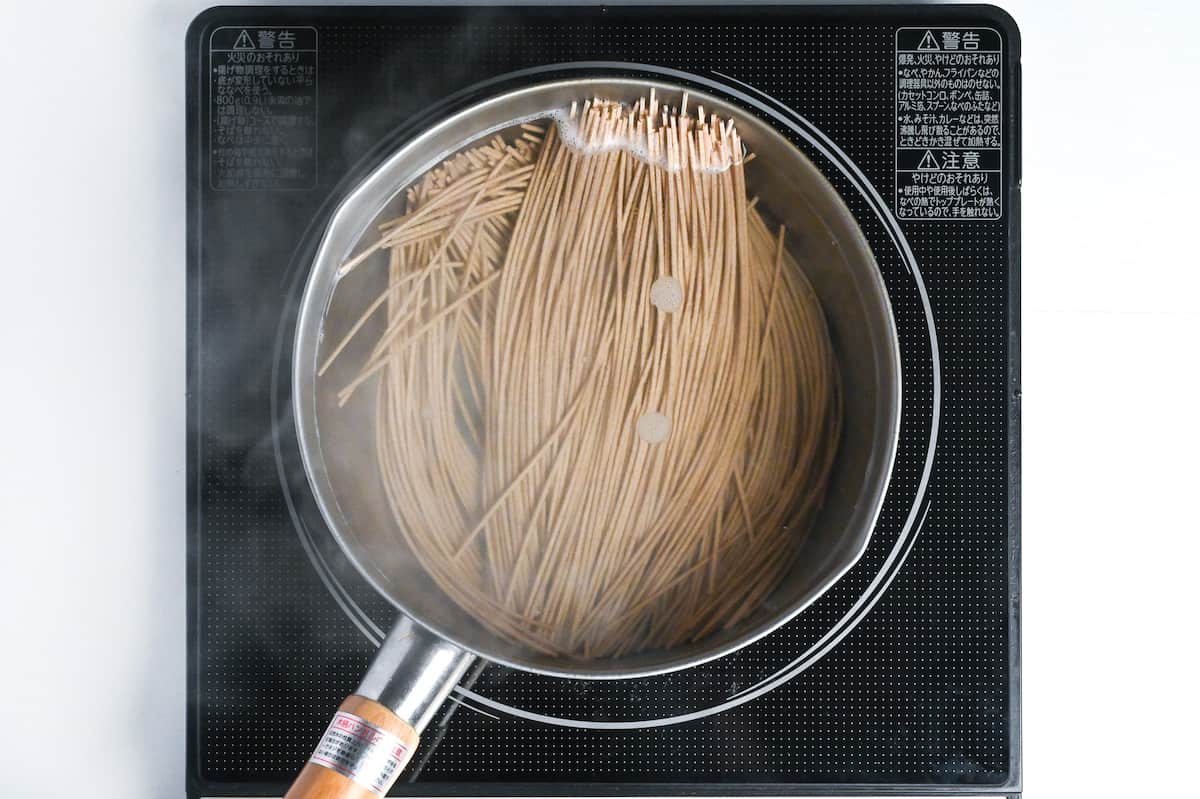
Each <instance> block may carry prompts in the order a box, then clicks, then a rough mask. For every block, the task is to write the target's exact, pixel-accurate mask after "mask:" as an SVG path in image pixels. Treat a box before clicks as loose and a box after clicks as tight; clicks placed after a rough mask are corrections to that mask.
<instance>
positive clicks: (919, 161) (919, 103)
mask: <svg viewBox="0 0 1200 799" xmlns="http://www.w3.org/2000/svg"><path fill="white" fill-rule="evenodd" d="M1001 50H1002V43H1001V40H1000V34H999V33H997V32H996V31H994V30H992V29H990V28H900V29H899V30H897V31H896V214H897V216H899V217H900V218H901V219H926V220H940V221H960V220H961V221H969V220H979V219H999V218H1000V217H1001V215H1002V214H1003V208H1002V206H1001V187H1002V183H1001V172H1000V168H1001V164H1002V160H1001V131H1002V127H1001V124H1002V123H1001V119H1002V118H1003V112H1002V110H1001V101H1002V96H1003V95H1002V94H1001V88H1002V86H1001V70H1002V68H1003V67H1002V62H1003V57H1002V56H1003V54H1002V52H1001Z"/></svg>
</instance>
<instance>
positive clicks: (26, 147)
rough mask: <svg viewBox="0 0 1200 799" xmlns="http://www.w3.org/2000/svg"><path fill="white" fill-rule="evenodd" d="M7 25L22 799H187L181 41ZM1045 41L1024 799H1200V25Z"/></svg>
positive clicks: (6, 405) (1136, 12)
mask: <svg viewBox="0 0 1200 799" xmlns="http://www.w3.org/2000/svg"><path fill="white" fill-rule="evenodd" d="M204 5H205V4H204V3H200V2H182V1H181V2H169V1H168V0H125V1H124V2H110V3H95V4H93V3H90V2H78V1H77V2H73V3H58V4H48V3H33V2H12V3H5V4H4V6H3V9H2V10H0V30H2V31H3V33H4V45H3V46H2V47H0V109H2V111H0V115H2V116H3V123H2V124H0V158H2V159H3V160H2V162H0V166H2V169H0V175H2V183H0V187H2V188H0V206H2V208H0V211H2V213H0V230H2V232H3V237H2V238H0V263H2V264H3V266H2V267H0V268H2V269H3V277H4V281H3V284H2V293H0V342H2V344H0V347H2V349H0V352H2V353H3V355H2V360H0V365H2V368H3V391H0V429H2V430H3V438H2V441H3V443H2V444H0V470H2V474H0V491H2V492H3V493H2V496H0V499H2V504H0V507H3V509H4V512H3V517H2V518H3V521H2V522H0V529H2V530H3V531H4V538H3V554H2V555H0V642H3V643H2V644H0V646H2V647H3V649H2V651H0V797H14V798H16V797H34V796H62V795H64V794H67V793H70V794H72V795H78V796H90V795H95V796H101V797H118V796H119V797H125V798H126V799H136V798H138V797H179V796H182V795H183V765H184V763H183V760H184V705H185V697H184V651H185V649H184V648H185V641H184V533H185V531H184V485H183V474H184V186H183V181H184V130H183V88H184V80H183V75H184V72H183V70H184V63H183V35H184V30H185V28H186V26H187V23H188V22H189V20H190V19H191V17H192V16H193V15H194V14H195V13H196V12H198V11H199V10H200V9H201V8H202V7H203V6H204ZM1001 5H1003V6H1004V7H1005V8H1007V9H1008V10H1009V11H1010V12H1011V13H1012V14H1013V15H1014V16H1015V17H1016V19H1017V21H1018V23H1019V24H1020V26H1021V30H1022V34H1023V38H1024V89H1025V91H1024V152H1025V172H1024V177H1025V180H1024V242H1023V249H1024V265H1023V273H1024V303H1023V312H1024V331H1023V348H1024V479H1023V485H1024V540H1023V546H1024V569H1025V586H1024V611H1025V635H1024V646H1025V672H1024V673H1025V703H1024V712H1025V755H1026V769H1025V777H1026V789H1027V790H1026V792H1027V795H1028V796H1029V797H1032V799H1049V798H1050V797H1062V796H1068V795H1079V794H1082V793H1083V792H1084V790H1085V789H1086V790H1087V793H1088V794H1089V795H1091V796H1107V795H1111V796H1118V795H1138V796H1147V797H1154V796H1184V795H1195V794H1194V793H1192V792H1191V791H1188V790H1185V787H1184V786H1186V785H1188V784H1189V783H1190V784H1191V786H1192V788H1193V790H1194V785H1195V783H1196V778H1195V776H1194V774H1193V770H1192V766H1193V764H1194V762H1195V759H1196V746H1195V744H1196V743H1197V734H1196V731H1195V729H1196V728H1195V722H1196V719H1197V713H1198V711H1200V706H1198V703H1197V699H1196V695H1197V685H1196V673H1197V669H1196V666H1195V662H1194V660H1193V659H1192V651H1193V649H1194V646H1193V639H1194V638H1195V634H1196V626H1197V622H1196V610H1197V604H1198V603H1197V600H1196V587H1197V584H1200V563H1198V562H1197V561H1198V560H1200V557H1198V556H1200V547H1198V545H1197V540H1198V538H1200V536H1198V533H1200V520H1198V518H1197V515H1196V511H1195V509H1194V506H1195V504H1196V495H1197V494H1198V493H1200V487H1198V486H1197V478H1198V477H1200V467H1198V466H1197V462H1198V457H1200V455H1198V453H1200V433H1198V432H1197V430H1198V429H1200V422H1198V421H1197V415H1198V405H1200V396H1198V395H1200V381H1198V379H1197V377H1196V373H1197V368H1198V364H1200V354H1198V353H1197V350H1198V349H1200V348H1198V345H1200V336H1198V335H1197V325H1198V323H1200V312H1198V310H1197V309H1198V303H1200V300H1198V297H1197V295H1198V293H1200V238H1198V237H1197V233H1198V232H1200V219H1198V218H1197V210H1198V208H1197V206H1198V203H1197V199H1196V192H1197V189H1198V188H1200V135H1198V134H1200V113H1198V112H1197V105H1198V102H1197V98H1198V97H1200V88H1198V86H1200V65H1198V61H1200V6H1197V5H1196V4H1193V3H1190V2H1168V1H1167V0H1160V2H1153V1H1152V0H1142V2H1121V3H1117V2H1086V1H1085V0H1076V1H1075V2H1065V1H1064V2H1057V3H1051V2H1045V1H1044V0H1043V1H1042V2H1005V3H1001Z"/></svg>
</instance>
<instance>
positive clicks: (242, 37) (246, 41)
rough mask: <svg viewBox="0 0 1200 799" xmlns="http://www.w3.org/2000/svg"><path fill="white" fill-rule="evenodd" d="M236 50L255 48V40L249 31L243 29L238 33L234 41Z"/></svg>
mask: <svg viewBox="0 0 1200 799" xmlns="http://www.w3.org/2000/svg"><path fill="white" fill-rule="evenodd" d="M233 49H234V50H253V49H254V40H253V39H251V38H250V33H249V32H248V31H242V32H241V33H239V34H238V37H237V40H236V41H234V43H233Z"/></svg>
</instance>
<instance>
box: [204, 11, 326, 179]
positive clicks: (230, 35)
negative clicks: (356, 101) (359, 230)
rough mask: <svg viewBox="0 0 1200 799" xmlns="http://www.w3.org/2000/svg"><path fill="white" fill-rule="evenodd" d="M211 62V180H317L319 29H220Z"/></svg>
mask: <svg viewBox="0 0 1200 799" xmlns="http://www.w3.org/2000/svg"><path fill="white" fill-rule="evenodd" d="M209 64H210V67H211V70H210V73H209V81H210V82H209V89H210V90H209V102H210V105H209V180H210V181H211V182H212V187H213V188H214V189H243V190H247V189H251V190H252V189H309V188H312V187H313V186H314V185H316V176H317V169H316V166H317V31H316V28H233V27H222V28H217V29H216V30H214V31H213V33H212V37H211V38H210V39H209Z"/></svg>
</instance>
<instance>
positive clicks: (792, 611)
mask: <svg viewBox="0 0 1200 799" xmlns="http://www.w3.org/2000/svg"><path fill="white" fill-rule="evenodd" d="M650 88H656V89H657V91H658V94H659V96H660V97H664V98H669V97H672V96H678V95H680V94H681V93H682V91H683V89H682V88H681V87H679V86H673V85H669V84H663V83H658V82H654V81H643V80H626V79H610V78H604V79H580V80H569V81H559V82H553V83H543V84H539V85H533V86H529V87H527V88H523V89H520V90H517V91H512V92H509V93H507V94H502V95H499V96H495V97H493V98H491V99H488V100H486V101H484V102H481V103H479V104H477V105H474V106H472V107H470V108H468V109H466V110H464V111H461V112H459V113H457V114H455V115H454V116H451V117H449V118H448V119H445V120H444V121H442V122H441V123H439V124H437V125H435V126H434V127H432V128H429V129H428V130H426V131H425V132H424V133H422V134H421V135H419V136H417V137H416V138H414V139H412V140H411V141H410V142H408V144H406V145H405V146H404V147H402V148H401V149H400V150H398V151H397V152H396V153H395V154H394V155H392V156H391V157H390V158H388V159H387V160H386V161H385V162H384V163H383V164H382V165H381V166H380V167H379V168H377V169H376V170H375V171H374V172H373V173H372V174H371V175H370V176H369V177H368V178H367V179H366V180H365V181H363V183H362V184H361V185H360V186H359V187H358V188H357V189H355V190H354V192H353V193H352V194H351V195H350V196H348V197H347V198H346V199H345V201H344V202H343V203H342V204H341V206H340V207H339V208H338V209H337V211H336V212H335V213H334V215H333V217H332V219H331V221H330V223H329V227H328V229H327V230H326V232H325V236H324V239H323V240H322V242H321V245H320V247H319V249H318V251H317V254H316V258H315V261H314V263H313V266H312V271H311V274H310V275H309V278H308V282H307V285H306V287H305V290H304V294H303V298H302V300H301V306H300V312H299V317H298V321H297V328H296V345H295V350H294V361H293V370H292V383H293V402H294V405H293V410H294V414H295V423H296V430H297V433H298V436H299V445H300V452H301V455H302V457H303V461H304V466H305V470H306V472H307V475H308V478H309V482H310V484H311V487H312V491H313V493H314V495H315V497H316V501H317V504H318V506H319V507H320V509H321V512H322V514H323V516H324V519H325V521H326V523H327V524H328V526H329V528H330V530H331V531H332V533H333V535H334V537H335V538H336V540H337V541H338V543H339V545H340V546H341V548H342V549H343V550H344V552H345V554H346V556H347V557H348V558H349V559H350V561H351V562H352V563H353V564H354V565H355V566H356V567H357V569H358V570H359V571H360V572H361V573H362V575H363V576H364V577H365V578H366V579H367V580H368V581H369V582H370V583H371V585H372V586H374V588H375V589H376V590H377V591H379V593H380V594H382V595H383V596H384V597H386V598H387V599H388V600H389V601H390V602H391V603H392V604H393V605H395V607H396V610H397V611H398V612H399V614H400V615H399V621H398V622H397V624H396V626H395V628H394V629H393V630H392V632H391V633H390V634H389V635H388V637H387V639H386V640H385V641H384V643H383V645H382V647H381V648H380V650H379V652H378V654H377V655H376V658H375V661H374V663H373V664H372V665H371V667H370V669H369V670H368V672H367V675H366V677H365V678H364V680H363V682H362V684H361V685H360V687H359V689H358V691H357V692H356V696H357V697H359V698H361V699H362V700H363V701H370V702H372V703H377V704H378V705H382V706H383V708H386V709H387V711H386V712H387V713H388V714H389V715H394V716H395V717H396V718H398V720H400V721H402V722H403V723H404V726H403V727H396V728H395V729H393V728H392V727H390V726H389V723H390V721H391V719H390V718H388V716H385V715H382V714H380V713H378V712H377V711H376V708H374V707H372V706H365V705H362V704H361V703H359V704H356V705H354V710H357V711H358V712H347V713H342V712H339V716H338V718H337V719H335V722H334V724H331V726H330V731H329V732H327V733H326V736H325V738H324V739H323V741H322V743H321V745H320V746H319V747H318V750H317V752H316V753H314V759H313V760H312V761H310V763H309V765H308V766H307V767H306V769H305V772H302V774H301V777H300V778H299V779H298V781H297V784H296V785H295V786H294V787H293V790H292V792H290V793H289V796H295V797H300V796H314V795H317V794H315V793H313V791H317V790H329V789H330V786H333V787H336V786H337V785H342V784H343V783H344V790H345V791H350V792H351V793H337V792H334V793H325V794H321V795H329V796H335V795H354V794H353V793H352V791H353V790H355V789H356V788H355V786H358V788H361V787H362V786H364V785H366V784H367V783H368V782H369V781H371V780H373V779H376V777H373V776H371V775H372V774H375V773H376V772H379V771H380V770H383V771H387V770H388V769H389V768H390V770H391V772H394V773H393V774H391V777H390V779H394V778H395V775H396V774H398V773H399V771H400V770H401V769H402V767H403V760H404V757H402V756H400V755H398V754H396V753H397V752H398V751H399V750H398V749H395V748H394V749H393V752H392V754H393V755H396V756H395V757H392V758H391V760H390V761H389V760H388V758H387V757H384V756H383V755H381V754H380V751H382V750H380V749H379V745H377V744H370V745H368V744H366V743H363V741H364V740H365V739H369V738H372V737H373V736H376V735H377V734H379V733H382V735H384V736H392V737H391V738H387V737H384V738H381V739H380V740H383V741H384V742H385V743H387V744H388V745H391V742H392V741H399V742H400V745H401V747H405V746H407V747H408V748H409V749H411V748H412V747H413V746H415V740H416V736H417V734H419V732H420V731H421V729H423V728H424V726H425V725H426V724H427V723H428V721H429V720H430V718H431V717H432V715H433V713H434V711H435V710H436V709H437V707H438V705H439V704H440V703H441V702H442V701H443V700H444V699H445V698H446V696H447V694H448V693H449V692H450V690H451V689H452V688H453V686H454V684H455V683H456V682H457V681H458V679H459V678H460V677H461V676H462V675H463V673H464V672H465V670H466V669H467V668H468V666H469V665H470V664H471V662H472V661H473V660H474V659H475V658H476V657H481V658H486V659H487V660H490V661H495V662H497V663H503V664H506V665H508V666H511V667H513V668H518V669H524V670H528V671H533V672H538V673H542V674H548V675H555V676H561V677H571V678H581V679H618V678H630V677H639V676H645V675H651V674H657V673H662V672H667V671H673V670H677V669H683V668H687V667H689V666H694V665H696V664H698V663H702V662H704V661H707V660H710V659H712V658H717V657H721V656H722V655H725V654H728V653H730V652H732V651H734V650H736V649H739V648H740V647H743V646H745V645H746V644H748V643H750V642H752V641H754V640H755V639H757V638H759V637H761V636H763V635H766V634H767V633H769V632H771V631H772V630H774V629H775V628H777V627H779V626H780V625H781V624H784V623H785V622H787V621H788V620H789V619H791V618H792V617H794V616H795V615H796V614H798V613H800V612H801V611H802V610H803V609H804V608H805V607H807V606H808V605H809V604H811V603H812V602H813V601H814V600H815V599H816V598H817V597H819V596H820V595H821V594H822V593H824V592H825V591H826V590H827V589H828V588H829V587H830V586H831V585H832V584H833V583H834V582H836V581H837V579H838V578H839V577H840V576H841V575H842V574H844V573H845V572H846V571H847V570H848V569H849V568H850V567H851V566H852V565H853V564H854V563H855V562H856V561H857V560H858V558H859V557H860V556H861V554H862V553H863V551H864V550H865V548H866V546H867V543H868V540H869V538H870V535H871V531H872V528H873V526H874V524H875V520H876V517H877V515H878V513H879V509H880V506H881V504H882V502H883V497H884V492H885V489H886V487H887V482H888V477H889V475H890V473H891V468H892V462H893V459H894V456H895V452H896V445H897V434H898V430H899V413H900V363H899V349H898V344H897V338H896V330H895V324H894V322H893V320H892V316H891V310H890V305H889V303H888V299H887V292H886V289H885V287H884V284H883V281H882V278H881V276H880V274H879V269H878V266H877V265H876V263H875V259H874V257H873V256H872V254H871V250H870V248H869V247H868V246H867V243H866V241H865V239H864V238H863V235H862V232H861V231H860V230H859V228H858V226H857V224H856V223H855V221H854V218H853V217H852V215H851V213H850V211H849V209H848V208H847V207H846V206H845V204H844V203H843V202H842V200H841V198H840V197H839V196H838V194H837V192H836V191H835V190H834V189H833V187H832V186H831V185H830V184H829V182H828V181H826V180H825V178H824V176H822V174H821V173H820V172H819V171H818V170H817V168H816V167H815V166H814V165H813V164H812V163H811V162H810V161H809V160H808V159H807V158H806V157H805V156H804V155H803V154H802V153H801V152H800V151H799V150H798V149H797V148H796V147H794V146H793V145H792V144H791V143H790V142H789V141H788V140H787V139H786V138H784V136H782V135H781V134H780V133H779V132H778V131H776V130H775V129H774V128H772V127H771V126H770V125H768V124H766V123H765V122H763V121H761V120H759V119H758V118H756V117H754V116H752V115H750V114H748V113H745V112H743V111H742V110H741V109H739V108H737V107H736V106H733V105H731V104H730V103H729V102H727V101H725V100H723V99H721V98H719V97H716V96H712V95H708V94H705V93H703V92H696V91H693V90H689V93H690V95H691V97H692V98H693V102H694V103H698V104H703V105H704V106H705V108H706V109H711V110H713V111H715V112H717V113H718V114H721V115H722V116H730V117H733V118H735V119H736V120H737V126H738V130H739V131H740V133H741V135H742V138H743V140H744V141H745V143H746V146H747V147H748V148H749V149H750V150H751V151H752V152H754V153H755V155H756V157H755V159H754V160H753V161H751V162H750V163H749V164H747V166H746V172H747V184H748V185H749V186H751V187H752V188H753V191H754V193H756V194H757V195H758V196H759V197H760V198H761V200H760V201H761V206H760V207H762V208H765V209H767V211H768V212H769V213H770V214H771V215H772V216H773V217H774V218H775V220H776V221H778V222H780V223H782V224H785V225H786V226H787V228H788V231H789V236H788V241H789V250H790V251H791V254H792V255H793V256H794V258H795V260H796V261H797V263H799V264H800V265H801V266H802V268H803V269H804V271H805V274H806V275H807V277H808V279H809V281H810V282H811V283H812V285H813V287H814V289H815V291H816V292H817V295H818V296H819V298H820V300H821V303H822V305H823V307H824V310H825V313H826V316H827V319H828V322H829V327H830V334H831V338H832V341H833V346H834V350H835V352H836V355H837V358H838V362H839V365H840V368H841V374H842V383H843V394H844V403H845V407H844V414H845V422H844V433H843V438H842V441H841V443H840V445H839V450H838V455H837V460H836V463H835V466H834V470H833V474H832V478H831V483H830V486H829V492H828V496H827V499H826V502H825V505H824V508H823V509H822V511H821V513H820V515H819V516H818V518H817V519H816V521H815V524H814V527H813V529H812V531H811V533H810V534H809V536H808V537H807V538H806V539H805V541H804V542H803V544H802V545H801V551H800V553H799V556H798V557H797V558H796V560H795V565H794V566H793V568H792V570H791V571H790V572H789V573H788V575H787V576H786V577H785V579H784V580H783V582H782V583H781V584H780V586H779V587H778V588H777V589H776V590H775V591H774V592H773V593H772V594H771V595H770V596H769V597H768V598H767V599H766V600H765V601H764V602H763V604H762V606H761V607H760V608H759V609H758V611H757V612H755V613H754V614H752V615H751V616H750V617H748V618H747V619H745V620H744V621H743V622H741V623H740V624H738V625H736V626H734V627H732V628H730V629H727V630H723V631H720V632H718V633H715V634H714V635H712V636H711V637H709V638H707V639H704V640H702V641H699V642H696V643H691V644H687V645H684V646H680V647H677V648H674V649H671V650H664V651H652V652H643V653H639V654H635V655H631V656H628V657H623V658H619V659H613V660H600V661H590V662H580V661H575V660H569V659H566V658H554V657H549V656H546V655H542V654H538V653H535V652H531V651H529V650H526V649H524V648H522V647H520V646H519V645H516V644H514V643H513V642H510V641H507V640H505V639H504V638H502V637H499V636H497V635H496V634H494V633H493V632H491V631H489V630H488V629H487V628H485V627H484V626H483V625H481V624H480V623H478V622H477V621H476V620H475V619H473V618H472V617H471V616H469V615H468V614H467V613H465V612H464V611H462V610H461V609H460V608H459V607H458V606H457V605H456V604H455V603H453V602H452V601H451V600H450V599H449V598H447V597H446V596H445V595H444V594H443V593H442V592H441V590H440V589H439V588H438V587H437V586H436V585H435V584H434V582H433V580H432V579H431V578H430V577H429V576H428V575H427V574H426V573H425V572H424V570H423V569H422V568H421V567H420V565H419V564H418V563H417V561H416V559H415V558H414V557H413V556H412V555H411V553H409V552H407V551H405V549H404V548H403V546H398V545H397V543H396V537H395V536H393V535H390V534H384V532H383V531H389V530H391V528H392V527H393V526H394V524H395V522H394V520H393V517H392V514H391V512H390V510H389V509H388V505H387V501H386V498H385V496H384V491H383V487H382V484H381V482H380V479H379V476H378V472H377V469H376V464H375V458H374V451H375V449H374V444H373V436H374V427H373V426H374V422H373V418H372V409H371V407H370V403H365V402H363V403H352V404H351V405H348V406H347V407H345V408H338V407H337V402H336V398H335V396H334V393H335V392H334V389H333V387H335V386H340V385H343V381H342V380H340V379H338V378H339V375H338V374H337V372H336V370H337V368H338V367H337V364H335V366H334V368H333V370H331V372H327V373H326V375H325V376H324V377H323V378H322V380H321V381H320V382H318V381H317V379H316V369H317V365H318V364H319V363H321V362H322V361H323V360H324V359H325V356H326V354H327V353H326V349H327V348H328V347H329V346H331V341H330V340H336V338H337V337H336V336H333V335H331V336H329V338H328V339H327V338H326V337H325V336H324V333H325V331H326V330H327V329H329V330H335V331H342V330H345V329H346V328H347V327H348V326H349V324H350V323H351V322H352V321H353V319H354V318H356V317H357V314H358V313H359V312H360V311H361V309H362V308H363V307H364V305H365V304H366V302H368V301H369V298H372V297H374V296H376V295H377V293H378V291H379V290H380V288H381V285H382V284H381V283H380V282H378V281H381V280H382V279H383V274H384V273H385V272H386V270H383V269H371V268H360V269H358V270H356V271H355V272H352V273H350V274H349V275H348V276H347V277H346V278H344V279H342V280H341V281H340V282H339V281H338V279H337V270H338V266H339V265H340V264H341V263H343V262H344V261H345V260H346V259H347V258H348V257H349V256H350V255H351V254H352V252H356V251H358V250H360V249H361V248H362V247H363V246H364V245H365V244H367V243H369V242H370V241H371V237H372V236H375V235H377V233H376V232H375V231H376V225H377V223H378V222H379V221H381V220H382V219H383V218H385V217H386V216H388V215H394V213H395V210H396V203H397V198H398V196H400V195H401V194H402V190H403V189H404V188H405V187H406V186H408V185H409V184H411V183H412V182H413V181H414V180H415V179H416V178H418V177H419V176H420V175H422V174H423V173H424V172H426V171H427V170H428V169H430V168H431V167H433V166H435V165H436V164H438V163H439V162H441V161H442V160H443V159H444V158H446V157H447V156H448V155H450V154H452V153H453V152H455V151H457V150H459V149H460V148H461V147H463V146H464V145H465V144H467V143H469V142H471V141H474V140H476V139H479V138H481V137H483V136H485V135H488V134H491V133H495V132H497V131H501V130H504V129H505V128H508V127H510V126H511V125H513V124H514V122H517V121H521V120H525V119H531V118H537V117H544V116H547V115H548V112H550V111H552V110H557V109H562V108H564V107H567V106H569V105H570V103H571V101H573V100H578V99H581V98H587V97H592V96H603V97H609V98H616V99H622V100H634V99H636V98H637V97H639V96H641V95H643V94H644V93H646V92H647V91H648V90H649V89H650ZM380 257H383V256H380ZM335 285H336V289H337V290H336V292H335V291H334V289H335ZM363 338H370V337H369V336H365V337H363ZM357 362H359V361H358V359H356V357H355V352H354V351H353V350H350V351H348V352H347V357H343V358H341V359H339V363H341V364H343V365H344V366H343V367H342V368H344V369H351V368H353V366H352V364H354V363H357ZM346 376H348V373H347V375H346ZM352 699H354V697H352ZM348 702H349V700H348ZM364 708H365V709H364ZM345 710H346V707H345V706H344V707H343V711H345ZM344 716H345V717H344ZM360 723H361V724H363V725H366V726H365V727H355V726H354V725H358V724H360ZM339 724H341V725H342V727H341V728H339V727H338V725H339ZM392 726H395V725H392ZM347 727H353V729H352V730H350V729H346V728H347ZM406 728H407V729H406ZM355 730H357V731H358V732H360V733H364V736H363V737H362V738H355V736H354V735H353V734H351V733H353V732H354V731H355ZM364 731H365V732H364ZM331 736H332V738H331ZM339 736H340V737H339ZM343 739H345V740H343ZM355 741H358V742H359V743H357V744H356V743H355ZM359 744H361V745H359ZM356 747H357V748H356ZM322 753H324V754H322ZM389 762H390V763H393V765H391V766H389V765H388V763H389ZM325 772H327V773H325ZM314 775H315V776H314ZM329 775H332V776H329ZM364 775H366V776H364ZM376 776H377V775H376ZM338 780H340V781H341V782H338ZM389 784H390V781H389ZM385 790H386V789H385ZM365 795H367V794H364V796H365Z"/></svg>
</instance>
